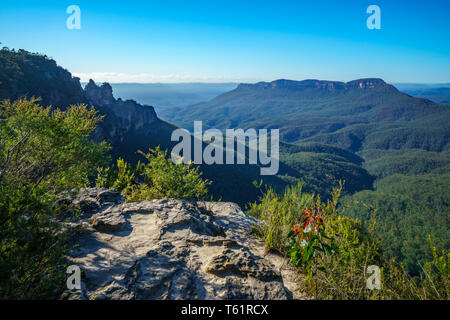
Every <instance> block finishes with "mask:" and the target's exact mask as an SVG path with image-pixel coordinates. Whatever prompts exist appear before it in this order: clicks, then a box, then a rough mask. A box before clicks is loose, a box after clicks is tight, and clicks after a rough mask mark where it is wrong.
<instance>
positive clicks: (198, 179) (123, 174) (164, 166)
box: [97, 147, 210, 202]
mask: <svg viewBox="0 0 450 320" xmlns="http://www.w3.org/2000/svg"><path fill="white" fill-rule="evenodd" d="M139 153H140V154H141V155H143V156H144V157H145V159H146V160H147V162H146V163H143V162H138V164H137V166H136V168H135V169H131V167H130V166H129V165H128V163H126V162H125V161H124V160H123V159H118V160H117V164H116V167H115V168H114V169H110V168H99V171H98V178H97V186H99V187H111V188H114V189H117V190H119V191H120V192H121V193H122V194H123V195H124V196H126V199H127V201H130V202H132V201H142V200H150V199H160V198H178V199H200V198H203V197H205V196H206V195H207V194H208V189H207V187H208V185H209V184H210V182H209V181H208V180H204V179H202V173H201V172H199V169H198V167H193V166H192V164H181V163H179V164H174V163H173V162H172V160H171V158H169V157H167V151H162V150H160V149H159V147H156V148H155V149H150V150H149V152H148V153H144V152H142V151H139Z"/></svg>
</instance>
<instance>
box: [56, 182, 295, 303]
mask: <svg viewBox="0 0 450 320" xmlns="http://www.w3.org/2000/svg"><path fill="white" fill-rule="evenodd" d="M73 203H74V205H75V206H76V207H78V208H80V209H81V210H83V211H84V214H83V216H82V218H83V220H82V221H81V223H79V224H75V223H69V228H68V232H69V234H71V236H70V239H72V242H71V243H72V244H73V245H75V246H74V247H73V249H72V251H71V252H70V254H69V260H70V263H72V264H74V265H77V266H79V267H80V269H81V270H82V271H83V278H82V288H81V290H78V291H67V292H65V293H64V295H63V298H65V299H292V298H297V299H298V298H302V296H301V295H300V294H299V293H298V291H296V290H295V289H296V288H297V286H298V285H299V284H300V283H301V279H300V278H299V277H300V276H299V274H298V273H297V272H296V271H295V270H294V269H292V268H291V267H290V266H289V265H288V263H287V262H286V261H285V260H284V259H283V258H282V257H279V256H277V255H274V254H267V253H265V252H264V244H263V243H262V242H260V241H258V240H256V239H255V238H254V237H253V236H252V235H251V229H252V225H253V224H255V223H257V221H256V220H254V219H253V218H251V217H249V216H247V215H245V214H244V213H243V212H242V211H241V209H240V208H239V207H238V206H237V205H236V204H234V203H215V202H206V203H203V202H189V201H182V200H175V199H161V200H152V201H143V202H140V203H123V199H122V197H121V196H120V194H119V193H118V192H116V191H114V190H104V189H98V188H92V189H84V190H81V192H80V194H79V195H78V196H77V197H76V198H75V199H73Z"/></svg>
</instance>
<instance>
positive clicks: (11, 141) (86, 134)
mask: <svg viewBox="0 0 450 320" xmlns="http://www.w3.org/2000/svg"><path fill="white" fill-rule="evenodd" d="M0 118H1V120H0V141H1V146H0V170H1V173H0V178H1V179H4V180H6V181H8V183H10V184H13V185H15V186H17V187H23V186H30V187H31V188H32V189H36V188H38V189H41V191H42V192H49V193H53V194H55V193H56V192H58V191H60V190H63V189H70V188H74V187H82V186H84V185H86V184H88V182H89V180H88V178H89V176H90V175H92V174H93V173H94V172H95V171H94V168H95V167H96V165H98V164H99V163H100V164H101V163H105V161H107V157H106V153H107V151H108V150H109V146H108V145H107V144H106V143H105V142H100V143H96V142H94V141H92V140H91V139H90V135H91V133H92V132H93V131H94V129H95V128H96V125H97V124H98V123H99V122H100V121H101V119H102V117H100V116H98V115H97V114H96V111H95V110H94V109H88V108H87V107H86V106H84V105H77V106H71V107H69V108H68V109H67V110H66V111H61V110H59V109H51V108H50V107H46V108H43V107H41V106H40V105H39V104H38V100H37V99H31V100H27V99H20V100H17V101H15V102H10V101H9V100H5V101H3V102H2V103H1V104H0Z"/></svg>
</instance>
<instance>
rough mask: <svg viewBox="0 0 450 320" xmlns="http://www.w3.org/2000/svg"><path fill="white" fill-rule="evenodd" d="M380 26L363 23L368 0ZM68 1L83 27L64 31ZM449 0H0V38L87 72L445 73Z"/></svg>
mask: <svg viewBox="0 0 450 320" xmlns="http://www.w3.org/2000/svg"><path fill="white" fill-rule="evenodd" d="M372 4H375V5H378V6H379V7H380V9H381V29H380V30H369V29H368V28H367V26H366V20H367V18H368V17H369V16H370V15H369V14H367V13H366V9H367V7H368V6H369V5H372ZM69 5H78V6H79V7H80V9H81V29H80V30H69V29H68V28H67V27H66V20H67V18H68V17H69V14H67V13H66V9H67V7H68V6H69ZM449 9H450V1H449V0H426V1H416V0H386V1H380V0H367V1H366V0H350V1H345V0H309V1H303V0H296V1H287V0H276V1H265V0H257V1H255V0H239V1H237V0H227V1H222V0H207V1H196V0H181V1H173V0H158V1H153V0H146V1H133V0H127V1H124V0H121V1H114V0H110V1H94V0H89V1H84V0H80V1H76V0H71V1H65V0H54V1H45V0H40V1H35V0H33V1H22V0H13V1H12V0H1V1H0V42H2V46H7V47H9V48H14V49H19V48H23V49H26V50H29V51H33V52H40V53H45V54H47V55H48V56H50V57H52V58H54V59H55V60H56V61H57V63H58V64H59V65H61V66H63V67H65V68H66V69H68V70H69V71H71V72H72V73H73V74H75V75H77V76H79V77H81V79H82V80H83V81H85V80H87V79H88V78H90V77H92V78H94V80H96V81H110V82H192V81H200V82H227V81H233V82H234V81H236V82H254V81H270V80H274V79H279V78H287V79H295V80H302V79H310V78H313V79H324V80H341V81H349V80H352V79H357V78H365V77H380V78H383V79H384V80H386V81H388V82H420V83H433V82H450V41H449V40H450V10H449Z"/></svg>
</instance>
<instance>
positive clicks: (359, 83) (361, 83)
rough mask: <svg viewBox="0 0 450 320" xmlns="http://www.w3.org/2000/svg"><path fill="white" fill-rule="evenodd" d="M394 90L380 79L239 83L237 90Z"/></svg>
mask: <svg viewBox="0 0 450 320" xmlns="http://www.w3.org/2000/svg"><path fill="white" fill-rule="evenodd" d="M381 87H384V88H394V87H393V86H391V85H389V84H387V83H386V82H384V81H383V80H382V79H378V78H366V79H358V80H352V81H349V82H347V83H345V82H341V81H327V80H316V79H306V80H302V81H296V80H287V79H278V80H275V81H272V82H258V83H255V84H247V83H241V84H240V85H239V86H238V88H237V89H284V90H305V89H321V90H329V91H338V90H349V89H374V88H381Z"/></svg>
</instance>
